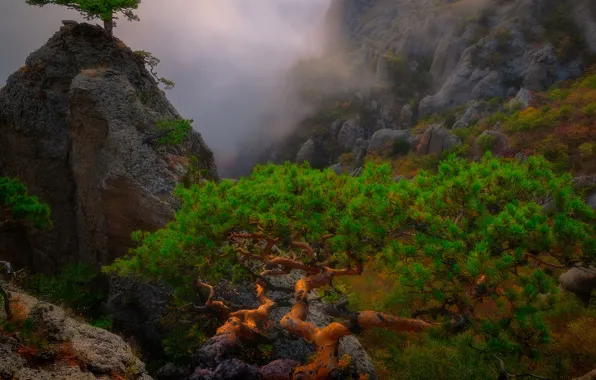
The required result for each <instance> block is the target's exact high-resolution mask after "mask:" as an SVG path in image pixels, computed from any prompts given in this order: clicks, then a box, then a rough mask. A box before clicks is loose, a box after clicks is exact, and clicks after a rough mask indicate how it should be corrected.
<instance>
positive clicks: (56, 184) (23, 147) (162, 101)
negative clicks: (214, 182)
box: [0, 22, 217, 270]
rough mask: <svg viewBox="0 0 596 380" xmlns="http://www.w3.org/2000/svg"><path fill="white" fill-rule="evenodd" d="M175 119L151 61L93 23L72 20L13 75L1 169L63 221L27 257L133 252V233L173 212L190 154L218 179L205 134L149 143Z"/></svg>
mask: <svg viewBox="0 0 596 380" xmlns="http://www.w3.org/2000/svg"><path fill="white" fill-rule="evenodd" d="M173 119H181V116H180V115H179V114H178V112H177V111H176V110H175V109H174V107H173V106H172V105H171V104H170V103H169V102H168V100H167V99H166V97H165V94H164V93H163V91H161V90H160V89H159V87H158V86H157V83H156V81H155V80H154V78H153V76H152V75H151V74H150V73H149V72H148V71H147V69H146V68H145V65H144V61H143V59H142V57H141V56H139V55H137V54H135V53H133V51H132V50H131V49H129V48H128V47H126V46H125V45H124V43H122V42H121V41H119V40H117V39H116V40H115V39H110V38H109V37H108V36H107V35H106V34H105V33H104V31H103V29H102V28H100V27H98V26H93V25H90V24H78V23H75V22H68V23H65V26H63V27H62V28H61V29H60V31H59V32H57V33H56V34H55V35H54V36H53V37H52V38H51V39H50V40H49V41H48V42H47V43H46V44H45V45H44V46H43V47H41V48H40V49H39V50H37V51H36V52H34V53H32V54H31V55H30V56H29V57H28V58H27V60H26V64H25V66H23V67H22V68H21V69H20V70H18V71H17V72H15V73H14V74H13V75H11V76H10V77H9V78H8V81H7V84H6V86H5V87H4V88H3V89H2V90H1V91H0V175H6V176H18V177H20V179H21V180H22V181H23V182H24V183H25V184H26V185H27V186H28V188H29V190H30V192H31V193H32V194H34V195H37V196H38V197H39V198H40V199H41V200H42V201H44V202H46V203H49V204H50V206H51V208H52V218H53V221H54V225H55V227H54V229H53V230H51V231H50V232H49V233H47V234H45V236H43V238H42V239H41V242H40V245H41V246H43V254H41V253H40V251H39V250H33V249H32V250H30V251H29V252H27V253H25V254H23V255H24V256H27V257H28V261H29V262H30V263H32V264H33V265H32V267H31V269H34V270H48V269H49V268H52V267H53V265H54V264H55V262H58V263H62V262H64V261H69V260H75V259H78V258H84V259H86V260H87V261H90V262H94V263H97V264H103V263H107V262H109V261H110V260H112V259H113V258H114V257H117V256H120V255H122V254H124V253H125V252H126V251H127V248H128V247H129V246H130V244H131V242H130V238H129V236H130V233H131V232H132V231H134V230H137V229H145V230H152V229H155V228H158V227H159V226H161V225H163V224H164V223H165V222H166V221H167V220H168V219H169V218H170V217H171V216H172V214H173V210H174V208H175V207H176V205H175V202H174V200H173V199H172V197H171V195H170V194H171V191H172V190H173V188H174V186H175V185H176V183H177V182H178V179H179V178H180V177H181V176H183V175H184V173H185V172H186V168H187V166H188V158H189V157H191V156H195V157H197V161H198V166H199V169H203V170H205V171H207V172H208V173H209V174H210V175H211V176H212V177H214V178H217V171H216V168H215V164H214V160H213V154H212V152H211V150H210V149H209V148H208V147H207V146H206V144H205V143H204V141H203V140H202V138H201V137H200V135H199V134H198V133H196V132H192V133H190V134H189V136H188V137H187V138H186V139H185V141H184V142H183V143H182V144H180V145H179V146H176V147H167V148H166V147H159V146H155V145H154V144H146V142H147V141H148V140H147V139H148V138H149V137H150V136H151V135H153V134H155V122H156V121H158V120H173ZM19 254H21V253H19ZM7 258H8V259H9V260H11V259H12V258H11V257H7ZM48 258H51V259H52V260H48ZM13 261H14V263H15V264H16V265H19V263H20V261H19V260H13Z"/></svg>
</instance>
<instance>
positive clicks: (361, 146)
mask: <svg viewBox="0 0 596 380" xmlns="http://www.w3.org/2000/svg"><path fill="white" fill-rule="evenodd" d="M367 149H368V141H366V140H364V139H358V140H356V143H355V144H354V149H353V150H352V157H353V158H354V166H355V167H357V168H358V167H361V166H362V164H363V163H364V157H366V151H367Z"/></svg>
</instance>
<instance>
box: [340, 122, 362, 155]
mask: <svg viewBox="0 0 596 380" xmlns="http://www.w3.org/2000/svg"><path fill="white" fill-rule="evenodd" d="M363 137H364V130H363V129H362V128H360V125H359V124H358V122H357V121H356V120H349V121H346V122H345V123H344V124H343V126H342V127H341V130H340V131H339V133H338V134H337V143H338V144H339V146H340V147H341V148H342V149H343V150H344V151H345V152H349V151H351V150H352V149H354V147H355V146H356V141H357V140H358V139H359V138H363Z"/></svg>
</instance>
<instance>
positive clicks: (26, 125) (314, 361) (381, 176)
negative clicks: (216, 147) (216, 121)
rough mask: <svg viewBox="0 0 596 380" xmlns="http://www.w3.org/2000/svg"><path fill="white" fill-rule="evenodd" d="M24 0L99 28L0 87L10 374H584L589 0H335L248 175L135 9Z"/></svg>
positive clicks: (193, 377)
mask: <svg viewBox="0 0 596 380" xmlns="http://www.w3.org/2000/svg"><path fill="white" fill-rule="evenodd" d="M28 3H30V4H32V5H41V6H44V5H49V4H52V5H56V3H57V5H67V6H68V7H69V8H73V7H74V9H76V10H78V11H80V12H81V13H83V15H85V16H87V17H89V18H91V19H98V20H100V21H102V22H103V24H104V28H102V27H100V26H98V25H91V24H89V23H78V22H74V21H64V22H63V26H62V27H61V28H60V30H59V31H58V32H56V33H55V34H54V35H53V36H52V37H51V38H50V39H49V40H48V41H47V43H46V44H44V45H43V46H41V47H40V48H39V49H38V50H36V51H35V52H33V53H31V55H30V56H29V57H28V58H27V60H26V62H25V64H24V66H23V67H21V68H20V69H19V70H17V71H16V72H15V73H14V74H12V75H11V76H10V77H9V78H8V80H7V84H6V86H5V87H3V88H2V89H0V380H15V379H23V380H26V379H65V380H78V379H95V378H98V379H105V380H108V379H110V380H124V379H126V380H149V379H151V378H155V379H156V380H240V379H247V380H252V379H254V380H290V379H291V380H328V379H347V380H349V379H353V380H376V379H380V380H426V379H436V380H451V379H470V380H481V379H482V380H485V379H498V380H510V379H516V378H526V377H530V378H538V379H548V380H555V379H556V380H571V379H572V380H594V374H595V373H596V370H595V369H594V368H595V367H596V329H594V326H596V5H595V4H594V3H593V2H592V1H590V0H572V1H569V2H565V3H564V4H563V3H562V2H560V1H556V0H420V1H416V0H391V1H390V0H333V1H331V5H330V9H329V10H328V13H327V19H326V23H327V24H326V28H327V32H329V33H331V35H328V36H325V37H328V38H329V40H328V45H327V46H326V51H325V52H323V53H322V54H321V56H319V57H310V58H308V59H304V60H302V61H300V62H297V63H296V64H295V66H294V67H293V68H292V70H290V72H289V74H288V78H287V82H288V87H289V88H291V96H293V97H296V98H297V99H293V100H295V101H296V103H292V102H290V103H292V104H295V106H296V109H294V110H292V112H291V113H292V114H300V115H306V116H305V117H304V119H302V120H301V121H300V122H299V123H298V125H297V126H296V127H295V128H293V129H290V132H288V133H287V134H286V135H284V136H282V138H281V139H280V140H279V141H276V142H275V143H274V144H272V145H270V146H265V144H264V143H263V142H264V141H266V140H265V139H263V141H260V137H259V136H260V135H255V137H254V138H253V139H252V140H253V141H247V148H246V149H240V151H239V152H238V157H240V160H241V162H240V163H239V165H237V166H236V167H235V168H233V169H234V170H235V172H236V173H238V174H242V172H246V173H247V174H246V175H238V177H239V178H237V179H222V178H220V176H219V174H218V171H217V167H216V165H215V159H214V154H213V152H212V150H211V149H210V148H209V146H208V145H207V143H206V142H205V141H204V140H203V138H202V137H201V135H200V134H199V133H198V132H196V131H195V130H194V129H193V120H190V119H186V118H185V117H184V116H183V115H181V114H180V113H179V112H178V110H177V109H176V108H175V107H174V106H173V105H172V104H171V103H170V101H169V100H168V98H167V96H166V92H165V91H164V90H165V89H168V88H171V86H172V85H173V83H172V82H171V81H169V80H167V79H166V78H162V77H160V76H159V75H158V74H157V72H156V65H157V64H158V63H159V59H157V58H156V57H154V56H153V55H152V54H151V53H149V52H146V51H133V50H132V49H130V48H129V47H128V46H127V45H126V44H125V42H124V41H122V40H120V39H118V38H117V37H114V27H117V25H114V23H113V21H114V19H115V18H114V17H115V16H116V15H117V14H118V12H120V13H122V14H123V15H124V16H125V17H127V18H129V19H133V20H136V19H137V18H138V17H137V16H136V10H137V8H138V7H139V6H140V4H141V2H140V1H138V0H127V1H126V2H123V3H122V2H121V3H114V2H111V1H107V0H97V1H94V2H91V3H89V2H82V1H78V2H74V3H67V4H65V3H64V2H61V1H60V2H56V1H53V0H30V1H28ZM114 4H117V5H114ZM206 4H207V3H206ZM212 4H215V3H212ZM230 4H231V3H230ZM230 6H231V5H230ZM233 9H236V8H234V7H232V6H231V8H229V10H230V12H232V10H233ZM226 27H227V26H226ZM156 29H159V28H156ZM116 32H117V29H116ZM116 35H117V33H116ZM172 43H174V41H172ZM264 57H265V56H264ZM160 86H162V87H164V86H165V87H164V88H162V87H160ZM232 90H234V89H233V88H232V89H231V90H230V91H232ZM288 91H290V90H288ZM233 111H234V110H229V112H233ZM214 127H217V128H224V127H225V126H214ZM288 128H289V127H288ZM263 130H265V131H266V130H267V128H264V129H263ZM277 132H278V131H276V133H277ZM259 133H260V132H259ZM279 133H280V134H281V132H279ZM255 141H256V142H257V143H256V144H255ZM255 161H258V162H260V163H261V164H256V165H255ZM228 170H230V171H234V170H232V168H226V172H227V171H228ZM249 172H250V173H249Z"/></svg>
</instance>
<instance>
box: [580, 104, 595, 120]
mask: <svg viewBox="0 0 596 380" xmlns="http://www.w3.org/2000/svg"><path fill="white" fill-rule="evenodd" d="M582 112H583V113H584V115H586V116H587V117H592V116H594V115H596V103H590V104H588V105H587V106H585V107H584V108H582Z"/></svg>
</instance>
